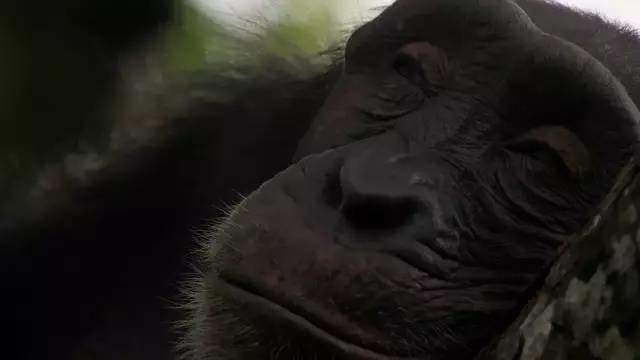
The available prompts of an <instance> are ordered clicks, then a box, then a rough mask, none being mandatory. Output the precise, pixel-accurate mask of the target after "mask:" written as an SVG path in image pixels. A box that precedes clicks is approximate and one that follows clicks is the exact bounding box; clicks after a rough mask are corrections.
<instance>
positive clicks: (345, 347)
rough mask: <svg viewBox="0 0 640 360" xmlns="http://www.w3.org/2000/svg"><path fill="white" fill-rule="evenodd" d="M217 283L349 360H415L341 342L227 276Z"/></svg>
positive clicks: (279, 304) (340, 339)
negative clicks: (269, 311)
mask: <svg viewBox="0 0 640 360" xmlns="http://www.w3.org/2000/svg"><path fill="white" fill-rule="evenodd" d="M219 280H220V281H219V283H220V284H221V286H222V287H223V288H224V290H225V291H227V292H228V293H229V294H230V295H231V296H241V297H243V298H244V299H247V298H249V299H251V301H252V302H253V303H254V304H253V305H256V306H258V307H266V308H268V310H271V311H272V312H271V313H272V314H274V313H275V314H277V316H279V317H280V318H282V319H284V320H286V321H288V322H289V323H291V324H292V325H294V326H296V327H297V328H299V329H301V330H303V331H305V332H307V333H308V334H310V335H311V336H312V337H313V338H315V339H318V340H320V341H322V342H324V343H326V344H328V345H330V346H331V347H332V348H334V349H336V350H338V351H339V352H342V353H343V354H345V355H347V356H350V357H349V358H351V357H352V358H353V359H354V360H355V359H362V360H417V358H415V357H404V356H397V355H390V354H381V353H379V352H376V351H374V350H370V349H367V348H365V347H362V346H361V345H357V344H354V343H352V342H349V341H346V340H343V339H342V338H340V337H338V336H336V335H334V334H332V333H331V332H329V331H328V330H326V329H325V328H323V327H320V326H319V325H317V324H315V323H314V322H312V321H311V320H310V319H309V317H308V316H304V315H302V314H300V312H297V311H293V310H291V308H290V307H288V306H286V305H283V304H281V303H279V302H276V301H274V300H271V299H270V298H269V297H267V296H265V295H262V294H260V293H259V291H258V290H254V289H255V287H253V286H251V285H247V284H244V283H243V282H242V281H238V280H236V279H233V278H231V277H229V276H220V277H219Z"/></svg>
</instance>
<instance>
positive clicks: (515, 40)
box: [187, 0, 638, 360]
mask: <svg viewBox="0 0 640 360" xmlns="http://www.w3.org/2000/svg"><path fill="white" fill-rule="evenodd" d="M637 122H638V112H637V109H636V108H635V106H634V105H633V103H632V102H631V100H630V99H629V97H628V96H627V95H626V93H625V91H624V90H623V89H622V87H621V85H620V84H619V83H618V82H617V81H616V80H615V79H614V78H613V77H612V75H611V74H610V73H609V72H608V71H607V70H606V69H605V68H604V67H603V66H602V65H601V64H599V63H598V62H597V61H596V60H595V59H594V58H592V57H591V56H590V55H588V54H587V53H585V52H584V51H583V50H581V49H579V48H577V47H576V46H573V45H571V44H569V43H567V42H565V41H563V40H560V39H558V38H555V37H553V36H550V35H548V34H545V33H543V32H541V31H540V30H539V29H538V28H536V27H535V26H534V25H533V24H532V23H531V21H530V20H529V19H528V18H527V16H526V15H525V14H524V13H523V12H522V10H520V9H519V8H518V7H517V6H516V5H514V4H513V3H512V2H510V1H506V0H485V1H471V0H461V1H446V0H399V1H397V2H396V3H395V4H394V5H392V6H391V7H390V8H388V9H387V10H386V11H385V12H384V13H383V14H382V15H380V16H379V17H378V18H376V19H375V20H373V21H371V22H370V23H368V24H366V25H364V26H363V27H362V28H360V29H359V30H358V31H356V32H355V33H354V34H353V36H352V37H351V39H350V40H349V42H348V45H347V48H346V55H345V66H344V73H343V75H342V77H341V79H340V80H339V81H338V83H337V84H336V85H335V88H334V90H333V92H332V93H331V94H330V96H329V97H328V98H327V99H326V102H325V105H324V106H323V108H322V109H321V111H320V112H319V113H318V114H317V117H316V118H315V120H314V122H313V124H312V125H311V127H310V129H309V130H308V132H307V134H306V135H305V137H304V138H303V139H302V140H301V142H300V146H299V148H298V154H297V155H296V158H295V160H294V161H295V163H294V164H293V165H292V166H291V167H289V168H288V169H287V170H285V171H283V172H282V173H280V174H278V175H277V176H275V177H274V178H273V179H271V180H270V181H268V182H266V183H265V184H263V185H262V186H261V187H260V188H259V189H257V190H256V191H255V192H253V193H252V194H251V195H249V196H248V197H247V198H246V199H245V200H244V201H242V202H241V203H240V204H238V205H237V207H236V208H235V210H234V211H233V212H232V213H231V214H230V216H229V217H228V218H227V219H226V220H225V221H224V222H223V223H222V224H221V225H220V226H219V228H218V229H217V232H216V233H215V234H213V236H212V239H213V241H212V242H211V243H210V244H207V246H208V248H207V252H208V255H207V256H208V257H207V261H208V263H207V266H208V267H209V268H208V272H207V273H206V274H204V277H203V279H202V281H201V283H200V285H199V288H198V289H196V290H197V291H196V302H195V308H194V314H195V316H194V321H193V324H192V329H191V332H190V334H189V336H188V342H189V344H187V346H193V347H194V348H193V349H192V351H193V353H194V355H196V357H197V358H199V359H200V358H202V359H225V360H226V359H230V360H233V359H468V358H470V357H471V356H472V355H473V354H474V353H475V352H477V351H478V349H479V347H480V346H481V345H482V344H483V343H486V341H487V340H488V339H489V338H490V337H492V336H494V335H495V334H496V333H497V332H499V331H500V329H502V328H503V326H504V325H505V323H506V322H508V321H509V320H510V318H511V316H512V315H513V313H514V312H515V311H517V310H518V307H519V305H520V304H521V303H522V302H523V301H525V300H526V296H527V293H528V290H531V287H532V286H533V285H534V284H535V282H536V280H537V279H539V278H540V277H541V276H543V275H544V271H545V269H546V268H547V267H548V265H549V264H550V261H552V260H553V258H554V256H555V255H556V253H557V250H558V247H559V245H560V244H561V243H562V241H563V240H564V239H565V238H566V237H567V235H570V234H572V233H574V232H576V231H577V230H579V228H580V227H581V226H583V225H584V224H585V222H586V220H587V218H588V217H589V215H590V214H591V212H592V211H593V210H594V208H595V206H596V205H597V204H598V202H599V201H600V200H601V199H602V197H603V196H604V194H605V193H606V192H607V191H608V190H609V188H610V187H611V185H612V183H613V181H614V177H615V175H616V174H617V172H618V170H619V169H620V168H621V167H622V166H623V165H624V164H625V163H626V162H627V161H628V159H629V158H630V154H631V151H632V148H633V146H634V145H635V143H636V140H637V136H638V132H637Z"/></svg>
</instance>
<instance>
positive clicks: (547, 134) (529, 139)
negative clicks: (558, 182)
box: [505, 126, 593, 178]
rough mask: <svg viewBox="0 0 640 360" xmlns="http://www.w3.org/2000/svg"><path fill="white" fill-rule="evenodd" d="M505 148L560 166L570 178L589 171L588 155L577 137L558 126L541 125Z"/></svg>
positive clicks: (590, 163) (589, 160)
mask: <svg viewBox="0 0 640 360" xmlns="http://www.w3.org/2000/svg"><path fill="white" fill-rule="evenodd" d="M505 148H506V149H507V150H509V151H513V152H517V153H520V154H523V155H526V156H529V157H531V158H533V159H536V160H540V161H543V162H546V163H548V164H549V165H550V166H551V165H552V164H554V163H555V164H561V165H562V166H563V167H564V168H565V169H566V170H567V171H568V172H569V174H570V175H571V176H573V177H575V178H582V177H584V176H586V175H587V174H589V173H590V172H591V171H592V170H593V164H592V159H591V154H590V152H589V151H588V149H587V147H586V146H585V145H584V143H583V142H582V141H581V140H580V138H579V137H578V136H577V135H576V134H575V133H574V132H572V131H570V130H569V129H567V128H565V127H562V126H541V127H538V128H535V129H532V130H529V131H527V132H526V133H525V134H523V135H521V136H519V137H517V138H516V139H514V140H511V141H509V142H508V143H507V144H506V146H505Z"/></svg>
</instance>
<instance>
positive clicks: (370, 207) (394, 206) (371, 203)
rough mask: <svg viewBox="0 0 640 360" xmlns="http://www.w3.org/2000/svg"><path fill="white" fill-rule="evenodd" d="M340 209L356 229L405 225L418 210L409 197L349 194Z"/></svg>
mask: <svg viewBox="0 0 640 360" xmlns="http://www.w3.org/2000/svg"><path fill="white" fill-rule="evenodd" d="M341 210H342V214H343V215H344V217H345V218H346V219H347V220H348V221H349V223H351V225H353V226H354V227H356V228H358V229H361V230H389V229H395V228H399V227H402V226H404V225H406V224H407V223H408V222H409V221H410V220H411V218H412V217H413V215H414V214H415V213H416V212H417V211H418V203H417V202H416V201H414V200H412V199H410V198H392V197H386V196H362V195H351V196H349V197H348V198H347V199H345V201H344V203H343V204H342V209H341Z"/></svg>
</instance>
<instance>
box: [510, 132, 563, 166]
mask: <svg viewBox="0 0 640 360" xmlns="http://www.w3.org/2000/svg"><path fill="white" fill-rule="evenodd" d="M505 149H506V150H507V151H510V152H512V153H517V154H520V155H522V156H526V157H527V158H529V159H534V160H537V161H540V162H542V163H544V164H545V166H551V165H557V166H558V167H559V168H561V169H563V171H567V172H568V171H569V169H568V168H567V166H566V164H565V162H564V160H563V159H562V157H561V156H560V154H558V152H557V151H556V150H555V149H553V148H552V147H550V146H549V145H547V144H545V143H544V142H540V141H536V140H526V141H520V142H517V143H512V144H508V145H507V146H505ZM552 163H553V164H552Z"/></svg>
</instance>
